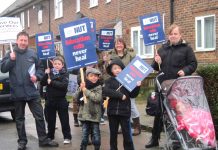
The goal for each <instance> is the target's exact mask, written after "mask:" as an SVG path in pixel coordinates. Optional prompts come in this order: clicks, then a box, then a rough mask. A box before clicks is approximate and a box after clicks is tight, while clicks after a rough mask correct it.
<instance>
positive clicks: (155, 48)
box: [154, 45, 161, 71]
mask: <svg viewBox="0 0 218 150" xmlns="http://www.w3.org/2000/svg"><path fill="white" fill-rule="evenodd" d="M154 50H155V56H156V55H159V54H158V53H157V47H156V45H154ZM157 64H158V69H159V71H160V70H161V68H160V63H159V62H158V63H157Z"/></svg>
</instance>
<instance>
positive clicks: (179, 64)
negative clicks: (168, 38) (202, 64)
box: [152, 40, 197, 82]
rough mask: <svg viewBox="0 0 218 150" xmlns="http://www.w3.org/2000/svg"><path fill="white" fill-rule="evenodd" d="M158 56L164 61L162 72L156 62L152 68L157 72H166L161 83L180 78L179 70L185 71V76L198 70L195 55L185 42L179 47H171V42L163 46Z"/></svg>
mask: <svg viewBox="0 0 218 150" xmlns="http://www.w3.org/2000/svg"><path fill="white" fill-rule="evenodd" d="M158 54H159V55H160V57H161V59H162V63H161V65H160V68H161V70H159V67H158V64H157V63H156V62H155V61H153V64H152V67H153V68H154V69H155V70H157V71H161V72H164V76H161V77H160V82H162V81H164V80H169V79H176V78H178V77H179V76H178V75H177V72H178V71H179V70H183V71H184V72H185V75H191V74H192V73H193V72H195V70H196V68H197V60H196V57H195V54H194V52H193V50H192V48H191V47H190V46H189V45H188V44H187V43H186V42H185V41H184V40H183V41H181V42H180V43H179V44H177V45H170V44H169V42H167V43H166V44H163V45H162V47H161V48H160V49H159V50H158Z"/></svg>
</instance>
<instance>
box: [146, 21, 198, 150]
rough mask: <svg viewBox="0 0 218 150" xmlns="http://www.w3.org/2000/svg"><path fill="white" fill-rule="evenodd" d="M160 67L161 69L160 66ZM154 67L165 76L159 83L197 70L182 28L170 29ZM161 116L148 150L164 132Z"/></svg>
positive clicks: (176, 26) (155, 59)
mask: <svg viewBox="0 0 218 150" xmlns="http://www.w3.org/2000/svg"><path fill="white" fill-rule="evenodd" d="M158 65H160V67H159V66H158ZM152 67H153V68H154V69H155V70H157V71H160V72H163V73H164V75H163V76H160V78H159V81H160V83H162V82H163V81H165V80H170V79H176V78H178V77H182V76H187V75H191V74H192V73H194V72H195V70H196V68H197V60H196V57H195V54H194V52H193V50H192V48H191V47H190V46H189V45H188V44H187V43H186V41H185V40H183V39H182V31H181V28H180V27H179V26H178V25H176V24H172V25H171V26H170V27H169V29H168V41H167V43H165V44H163V45H162V47H161V48H160V49H159V50H158V53H157V54H156V56H155V58H154V62H153V64H152ZM162 123H163V122H162V118H161V115H159V116H155V118H154V124H153V129H152V137H151V140H150V141H149V143H148V144H147V145H145V147H146V148H151V147H155V146H158V145H159V142H158V140H159V138H160V132H161V130H162Z"/></svg>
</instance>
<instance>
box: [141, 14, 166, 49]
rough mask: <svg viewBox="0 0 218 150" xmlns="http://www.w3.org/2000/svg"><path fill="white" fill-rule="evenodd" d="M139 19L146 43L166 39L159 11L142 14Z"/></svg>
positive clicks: (155, 42)
mask: <svg viewBox="0 0 218 150" xmlns="http://www.w3.org/2000/svg"><path fill="white" fill-rule="evenodd" d="M139 19H140V24H141V32H142V35H143V39H144V44H145V45H155V44H157V43H162V42H164V41H165V35H164V31H163V24H162V22H161V18H160V14H159V13H154V14H149V15H145V16H140V17H139Z"/></svg>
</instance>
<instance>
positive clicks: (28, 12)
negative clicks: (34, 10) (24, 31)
mask: <svg viewBox="0 0 218 150" xmlns="http://www.w3.org/2000/svg"><path fill="white" fill-rule="evenodd" d="M27 27H28V28H29V27H30V10H29V9H28V10H27Z"/></svg>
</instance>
